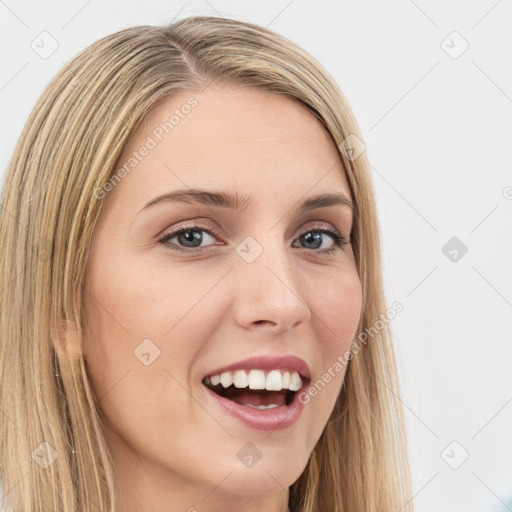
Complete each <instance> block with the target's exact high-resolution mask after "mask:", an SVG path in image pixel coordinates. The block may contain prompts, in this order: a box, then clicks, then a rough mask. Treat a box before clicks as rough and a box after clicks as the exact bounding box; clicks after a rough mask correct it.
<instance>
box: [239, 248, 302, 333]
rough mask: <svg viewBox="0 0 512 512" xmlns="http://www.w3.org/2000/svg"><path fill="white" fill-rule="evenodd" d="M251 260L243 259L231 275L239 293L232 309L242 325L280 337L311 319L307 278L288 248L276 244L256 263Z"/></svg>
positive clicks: (256, 260)
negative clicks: (306, 289)
mask: <svg viewBox="0 0 512 512" xmlns="http://www.w3.org/2000/svg"><path fill="white" fill-rule="evenodd" d="M267 245H269V244H267ZM248 261H250V260H247V259H244V258H243V257H240V260H239V261H237V262H236V265H235V266H236V271H235V272H233V274H234V275H232V276H231V277H232V279H234V280H235V282H234V284H233V285H234V287H235V290H236V293H235V299H234V302H233V307H234V311H235V317H236V320H237V322H238V324H239V325H240V326H242V327H244V328H246V329H249V330H254V329H260V330H263V329H265V330H267V331H268V332H269V333H270V334H272V335H277V334H280V333H282V332H286V331H288V330H290V329H291V328H292V327H297V326H299V325H301V324H303V323H305V322H307V321H308V320H309V319H310V318H311V311H310V309H309V307H308V304H307V300H306V297H304V296H303V290H304V287H301V281H303V280H304V277H303V276H301V275H300V274H299V273H298V272H297V270H295V269H294V268H293V262H291V261H290V258H289V254H288V253H287V249H286V248H285V247H281V246H278V244H277V243H274V244H273V245H272V246H271V247H270V246H266V247H265V248H264V250H263V252H262V253H261V254H260V255H259V256H258V257H257V258H256V259H255V260H254V261H252V262H251V263H249V262H248Z"/></svg>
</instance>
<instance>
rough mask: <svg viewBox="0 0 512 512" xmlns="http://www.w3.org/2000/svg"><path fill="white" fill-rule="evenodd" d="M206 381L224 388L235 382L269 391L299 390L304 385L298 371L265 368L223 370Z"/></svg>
mask: <svg viewBox="0 0 512 512" xmlns="http://www.w3.org/2000/svg"><path fill="white" fill-rule="evenodd" d="M205 382H206V383H207V384H209V383H211V384H212V385H214V386H216V385H217V384H222V386H223V387H224V388H228V387H229V386H231V385H232V384H234V385H235V387H236V388H246V387H249V389H266V390H267V391H281V389H289V390H290V391H298V390H299V389H300V388H301V387H302V379H301V378H300V375H299V374H298V373H297V372H283V371H281V370H271V371H269V372H268V373H267V374H265V372H264V371H263V370H250V371H249V372H247V371H246V370H236V371H234V372H222V373H220V374H218V375H212V376H210V377H206V379H205Z"/></svg>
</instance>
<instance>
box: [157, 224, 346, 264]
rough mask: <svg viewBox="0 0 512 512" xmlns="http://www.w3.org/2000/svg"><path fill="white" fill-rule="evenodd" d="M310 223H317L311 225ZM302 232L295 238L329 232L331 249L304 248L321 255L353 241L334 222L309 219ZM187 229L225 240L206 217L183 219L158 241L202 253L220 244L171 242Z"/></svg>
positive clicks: (174, 248) (187, 250) (179, 249)
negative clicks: (203, 244)
mask: <svg viewBox="0 0 512 512" xmlns="http://www.w3.org/2000/svg"><path fill="white" fill-rule="evenodd" d="M310 223H316V224H313V225H312V226H310ZM318 223H319V224H318ZM297 229H300V231H301V233H300V234H298V235H297V237H295V238H294V241H295V240H298V239H299V237H300V236H301V235H303V234H305V233H308V232H315V231H316V232H321V233H324V234H327V235H328V236H330V238H331V239H332V240H333V242H334V246H333V247H332V248H330V249H323V250H318V251H317V250H315V249H307V248H304V250H305V251H311V252H313V253H317V254H319V255H329V254H331V253H332V252H334V251H336V249H341V250H342V251H343V245H347V244H350V243H351V233H350V234H349V235H348V236H347V235H345V234H344V233H345V231H343V230H340V229H338V228H337V227H335V226H334V225H333V224H331V223H329V222H326V221H309V222H306V223H305V224H303V225H302V226H301V227H300V228H297ZM184 231H185V232H186V231H204V232H208V233H209V235H210V236H213V237H214V238H217V239H220V240H221V241H224V240H223V236H222V235H221V234H220V233H219V230H218V229H217V228H216V227H215V226H214V225H213V224H212V222H211V221H210V220H209V219H207V218H204V219H202V220H198V219H193V220H189V221H183V225H181V226H180V225H179V224H178V225H177V226H175V227H173V228H172V229H171V230H170V231H167V232H164V233H163V234H162V235H160V236H159V237H158V243H160V244H162V245H164V246H169V248H170V249H171V250H175V251H178V252H184V253H189V254H193V253H200V252H205V251H208V250H213V247H215V246H217V245H219V244H211V245H208V246H205V247H202V248H200V247H197V248H182V247H180V246H179V245H177V244H170V243H169V241H170V240H171V239H173V238H175V237H176V236H178V235H179V234H181V233H182V232H184ZM171 246H172V247H171Z"/></svg>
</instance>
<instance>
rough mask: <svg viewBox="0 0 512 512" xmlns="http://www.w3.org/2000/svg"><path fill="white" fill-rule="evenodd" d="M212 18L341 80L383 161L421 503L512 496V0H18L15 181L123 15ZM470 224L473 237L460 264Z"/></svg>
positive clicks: (389, 286)
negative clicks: (51, 94) (54, 92)
mask: <svg viewBox="0 0 512 512" xmlns="http://www.w3.org/2000/svg"><path fill="white" fill-rule="evenodd" d="M180 9H181V12H180ZM195 14H210V15H216V16H221V15H222V16H226V17H233V18H236V19H240V20H246V21H251V22H254V23H258V24H260V25H263V26H266V27H268V28H270V29H272V30H274V31H276V32H278V33H280V34H282V35H284V36H286V37H288V38H290V39H291V40H293V41H294V42H296V43H298V44H299V45H301V46H302V47H303V48H304V49H305V50H307V51H308V52H310V53H311V54H312V55H313V56H314V57H316V58H317V59H318V60H319V61H320V62H321V63H322V64H323V65H324V66H325V67H326V68H327V70H328V71H329V72H330V73H331V74H332V75H333V77H334V78H335V79H336V80H337V82H338V83H339V85H340V87H341V89H342V90H343V92H344V94H345V95H346V97H347V98H348V101H349V103H350V104H351V106H352V108H353V110H354V112H355V115H356V118H357V120H358V122H359V124H360V126H361V129H362V132H363V135H364V137H365V143H366V150H367V152H368V157H369V160H370V163H371V164H372V174H373V179H374V183H375V187H376V193H377V200H378V208H379V213H380V222H381V227H382V235H383V246H382V250H383V255H384V264H385V267H384V272H385V275H384V279H385V286H386V297H387V301H388V303H389V304H391V303H392V302H393V301H395V300H398V301H400V302H401V303H402V304H403V306H404V310H403V311H402V312H401V313H400V314H399V315H398V316H397V317H396V319H395V320H393V322H392V329H393V331H394V333H395V337H396V346H397V353H398V359H399V365H400V375H401V382H402V388H403V389H402V393H403V395H402V398H403V403H404V407H405V414H406V420H407V430H408V438H409V449H410V458H411V465H412V471H413V492H414V494H415V498H414V502H415V504H416V509H417V511H418V512H427V511H428V512H441V511H442V512H445V511H447V512H448V511H449V512H472V511H489V512H495V511H501V510H512V501H510V502H509V503H510V505H509V507H510V508H509V509H505V508H504V502H506V501H508V500H512V437H511V433H512V378H511V371H510V367H511V363H512V339H511V335H510V320H511V318H512V270H511V266H512V264H511V262H512V241H511V240H512V200H511V199H512V170H511V169H512V166H511V147H512V122H511V119H512V30H511V29H512V1H511V0H500V1H494V0H493V1H489V2H486V1H467V0H458V1H451V2H446V1H426V0H422V1H420V0H415V1H413V0H396V1H387V2H382V1H371V2H370V1H355V0H354V1H352V0H350V1H336V2H335V1H325V0H323V1H316V2H307V1H305V0H292V1H290V0H285V1H259V2H249V1H239V2H235V1H223V0H209V1H193V2H186V3H185V2H181V1H146V2H138V1H133V0H132V1H125V0H123V1H103V2H100V1H98V0H89V1H82V2H76V1H68V2H64V1H60V2H57V1H45V2H44V3H40V2H35V1H32V2H28V1H14V0H3V1H1V2H0V18H1V22H0V38H1V39H0V40H1V49H2V54H1V59H2V60H1V66H0V73H1V74H0V109H1V123H0V130H1V133H0V140H1V151H0V168H1V172H2V178H3V173H4V171H5V168H6V165H7V162H8V160H9V158H10V155H11V153H12V150H13V148H14V145H15V143H16V140H17V138H18V136H19V134H20V132H21V129H22V127H23V124H24V122H25V120H26V118H27V116H28V115H29V112H30V111H31V109H32V107H33V105H34V103H35V101H36V99H37V97H38V96H39V95H40V94H41V92H42V90H43V88H44V87H45V86H46V84H47V83H48V82H49V81H50V80H51V78H52V77H53V76H54V75H55V74H56V73H57V71H58V70H59V69H60V68H61V67H62V66H63V65H64V63H65V62H66V63H67V62H68V61H69V60H70V59H71V58H72V57H73V56H74V55H75V54H76V53H77V52H78V51H80V50H82V49H83V48H85V47H86V46H88V45H89V44H91V43H92V42H94V41H96V40H97V39H99V38H100V37H103V36H105V35H107V34H110V33H112V32H115V31H117V30H120V29H122V28H126V27H129V26H133V25H141V24H155V25H161V24H164V23H166V22H170V21H171V20H172V19H173V18H175V17H176V16H177V18H176V19H180V18H182V17H186V16H190V15H195ZM44 31H46V32H48V33H49V34H51V37H52V38H54V39H55V40H56V41H57V42H58V48H57V50H56V51H55V52H54V53H53V54H52V55H51V56H49V57H48V58H41V57H40V56H39V55H38V54H37V53H36V52H35V51H34V50H33V49H32V47H31V44H34V45H35V44H39V45H40V46H42V43H41V42H40V41H41V37H48V36H41V35H40V34H41V33H42V32H44ZM454 32H457V33H458V34H454ZM466 44H467V45H469V46H468V48H467V49H466V50H465V51H463V50H464V48H465V45H466ZM48 47H49V46H48V45H46V48H48ZM462 51H463V53H461V52H462ZM452 237H457V238H458V239H459V241H460V242H462V243H463V244H464V245H465V246H466V247H467V249H468V252H467V253H466V254H465V255H463V256H462V257H461V252H460V250H459V249H457V248H455V250H456V251H458V252H457V256H456V258H457V261H455V262H454V261H451V260H450V259H449V258H448V257H447V256H445V254H444V253H443V251H442V248H443V247H444V246H445V244H446V243H447V242H448V241H449V240H450V239H451V238H452ZM460 242H457V243H460ZM448 250H453V248H451V247H449V248H448V249H446V250H445V252H448ZM451 257H455V253H453V252H452V253H451ZM454 441H455V444H451V443H453V442H454ZM447 447H448V449H447V450H445V449H446V448H447ZM466 452H467V454H469V457H468V458H467V460H465V461H464V462H463V463H462V464H461V465H460V466H459V467H458V468H456V469H454V468H453V467H451V466H457V465H459V464H460V463H461V461H462V460H463V458H464V456H465V454H466ZM442 454H444V456H443V455H442ZM326 512H327V511H326ZM329 512H330V511H329ZM397 512H399V511H397Z"/></svg>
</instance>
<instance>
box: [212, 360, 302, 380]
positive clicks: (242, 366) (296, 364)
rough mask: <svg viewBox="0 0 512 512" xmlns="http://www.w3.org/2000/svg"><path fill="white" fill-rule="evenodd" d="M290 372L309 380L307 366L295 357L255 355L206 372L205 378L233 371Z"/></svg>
mask: <svg viewBox="0 0 512 512" xmlns="http://www.w3.org/2000/svg"><path fill="white" fill-rule="evenodd" d="M253 369H257V370H292V371H296V372H297V373H298V374H299V375H300V376H301V377H302V378H303V379H305V380H311V370H310V369H309V366H308V364H307V363H306V361H304V360H303V359H300V358H299V357H296V356H291V355H288V356H272V355H257V356H253V357H249V358H247V359H243V360H242V361H237V362H236V363H231V364H228V365H226V366H222V367H220V368H217V369H215V370H213V371H211V372H208V373H207V374H206V375H205V377H211V376H212V375H219V374H221V373H223V372H229V371H231V372H232V371H235V370H253Z"/></svg>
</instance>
